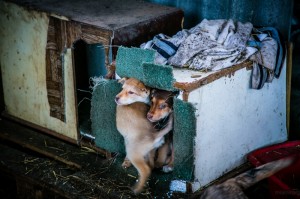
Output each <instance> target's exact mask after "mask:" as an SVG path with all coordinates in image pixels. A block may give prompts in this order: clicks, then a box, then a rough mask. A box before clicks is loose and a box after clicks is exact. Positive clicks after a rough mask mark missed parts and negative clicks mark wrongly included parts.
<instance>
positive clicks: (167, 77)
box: [142, 62, 176, 91]
mask: <svg viewBox="0 0 300 199" xmlns="http://www.w3.org/2000/svg"><path fill="white" fill-rule="evenodd" d="M172 71H173V68H172V67H171V66H167V65H156V64H153V63H149V62H145V63H143V80H142V81H143V82H144V83H145V84H146V85H147V86H150V87H152V88H158V89H163V90H168V91H174V90H176V89H175V88H174V87H173V84H174V82H175V79H174V77H173V72H172Z"/></svg>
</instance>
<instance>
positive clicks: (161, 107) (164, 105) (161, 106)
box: [159, 104, 167, 109]
mask: <svg viewBox="0 0 300 199" xmlns="http://www.w3.org/2000/svg"><path fill="white" fill-rule="evenodd" d="M166 107H167V105H166V104H161V105H160V106H159V109H165V108H166Z"/></svg>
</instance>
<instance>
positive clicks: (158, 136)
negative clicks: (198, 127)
mask: <svg viewBox="0 0 300 199" xmlns="http://www.w3.org/2000/svg"><path fill="white" fill-rule="evenodd" d="M172 129H173V113H171V114H170V115H169V120H168V123H167V125H166V127H165V128H163V129H161V130H160V131H157V132H156V133H155V139H154V145H157V143H159V142H161V139H162V138H163V137H164V136H165V135H166V134H167V133H169V132H170V131H171V130H172Z"/></svg>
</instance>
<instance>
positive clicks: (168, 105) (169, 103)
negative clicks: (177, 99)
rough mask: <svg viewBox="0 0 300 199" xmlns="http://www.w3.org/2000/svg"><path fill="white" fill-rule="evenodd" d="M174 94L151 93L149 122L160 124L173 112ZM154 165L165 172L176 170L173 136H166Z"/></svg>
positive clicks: (167, 92)
mask: <svg viewBox="0 0 300 199" xmlns="http://www.w3.org/2000/svg"><path fill="white" fill-rule="evenodd" d="M174 96H175V93H174V92H171V91H165V90H158V89H153V90H152V91H151V106H150V110H149V112H148V114H147V118H148V120H149V121H151V122H154V123H159V122H161V121H163V120H165V119H166V118H167V117H168V116H169V115H170V114H171V113H172V111H173V97H174ZM154 165H155V167H156V168H161V167H162V169H163V171H164V172H170V171H173V168H174V148H173V134H172V133H169V134H167V135H166V136H165V143H164V144H163V145H162V146H161V147H160V148H158V149H157V157H156V158H155V162H154Z"/></svg>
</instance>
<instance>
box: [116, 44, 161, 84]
mask: <svg viewBox="0 0 300 199" xmlns="http://www.w3.org/2000/svg"><path fill="white" fill-rule="evenodd" d="M154 55H155V51H153V50H146V49H141V48H134V47H132V48H126V47H119V49H118V53H117V58H116V73H117V74H118V75H119V76H120V77H133V78H136V79H139V80H141V81H143V80H142V77H143V67H142V64H143V63H144V62H153V61H154Z"/></svg>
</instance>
